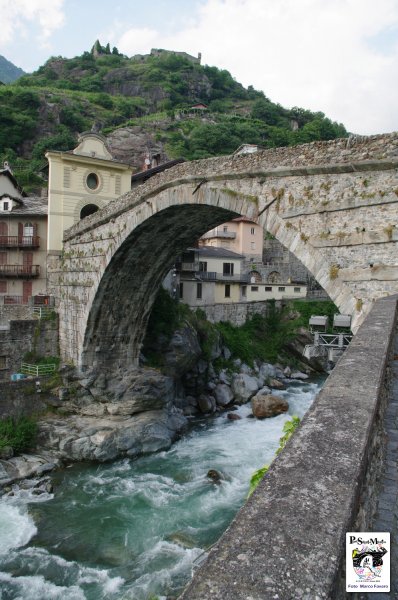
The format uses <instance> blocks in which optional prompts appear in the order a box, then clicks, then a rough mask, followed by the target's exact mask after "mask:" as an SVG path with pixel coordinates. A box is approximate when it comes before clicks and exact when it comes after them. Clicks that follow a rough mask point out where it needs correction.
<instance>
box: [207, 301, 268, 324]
mask: <svg viewBox="0 0 398 600" xmlns="http://www.w3.org/2000/svg"><path fill="white" fill-rule="evenodd" d="M277 304H279V303H277ZM268 306H269V305H268V302H235V303H234V304H210V305H204V306H200V307H199V308H200V309H201V310H204V311H205V313H206V317H207V319H208V320H209V321H210V322H211V323H219V322H220V321H229V322H230V323H232V324H233V325H243V324H244V323H245V322H246V320H247V319H249V318H250V317H252V316H253V315H262V316H265V315H266V314H267V310H268Z"/></svg>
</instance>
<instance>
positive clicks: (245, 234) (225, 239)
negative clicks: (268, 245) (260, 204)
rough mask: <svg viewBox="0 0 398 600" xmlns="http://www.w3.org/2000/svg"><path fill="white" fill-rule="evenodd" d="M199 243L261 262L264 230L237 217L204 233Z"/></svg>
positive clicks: (251, 222)
mask: <svg viewBox="0 0 398 600" xmlns="http://www.w3.org/2000/svg"><path fill="white" fill-rule="evenodd" d="M199 244H200V246H201V247H203V246H212V247H213V248H224V249H226V250H231V251H232V252H236V253H238V254H242V255H243V256H244V257H245V258H246V259H247V260H251V261H253V262H255V263H257V262H262V259H263V246H264V230H263V228H262V227H261V226H260V225H257V223H253V221H250V220H249V219H247V218H246V217H238V218H236V219H233V220H232V221H227V222H226V223H223V224H222V225H220V226H219V227H215V228H214V229H211V230H210V231H208V232H207V233H205V234H204V235H203V236H202V237H201V238H200V240H199Z"/></svg>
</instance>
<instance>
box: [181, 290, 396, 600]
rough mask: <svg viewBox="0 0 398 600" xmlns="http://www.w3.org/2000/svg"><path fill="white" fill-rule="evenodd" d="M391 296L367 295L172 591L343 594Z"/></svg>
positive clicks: (378, 401)
mask: <svg viewBox="0 0 398 600" xmlns="http://www.w3.org/2000/svg"><path fill="white" fill-rule="evenodd" d="M396 313H397V296H390V297H388V298H383V299H380V300H378V301H376V302H375V303H374V305H373V307H372V310H371V311H370V313H369V315H368V316H367V318H366V320H365V321H364V323H363V324H362V326H361V327H360V329H359V330H358V333H357V335H356V336H355V338H354V339H353V341H352V343H351V345H350V347H349V348H348V350H347V351H346V352H345V354H344V355H343V356H342V358H341V359H340V361H339V363H338V366H337V367H336V369H335V370H334V371H333V373H332V374H331V375H330V377H329V379H328V381H327V383H326V385H325V386H324V388H323V390H322V391H321V393H320V394H319V395H318V396H317V398H316V400H315V401H314V404H313V406H312V407H311V409H310V410H309V412H308V413H307V415H306V416H305V418H304V419H303V422H302V424H301V426H300V427H299V429H298V430H297V432H296V433H295V435H294V436H293V437H292V438H291V440H290V441H289V442H288V444H287V446H286V448H285V449H284V451H283V452H282V453H281V454H280V455H279V456H278V457H277V458H276V459H275V461H274V462H273V464H272V466H271V468H270V469H269V471H268V473H267V474H266V476H265V477H264V479H263V480H262V481H261V483H260V485H259V486H258V488H257V490H256V491H255V493H254V494H253V495H252V497H251V498H250V499H249V500H248V501H247V503H246V504H245V505H244V506H243V508H242V509H241V510H240V512H239V513H238V515H237V517H236V518H235V520H234V521H233V522H232V524H231V525H230V527H229V528H228V530H227V531H226V532H225V534H224V535H223V536H222V538H221V539H220V540H219V542H218V543H217V544H216V545H215V546H214V547H213V549H212V550H211V551H210V553H209V556H208V558H207V560H206V562H205V563H204V564H203V565H202V566H201V567H200V569H199V570H198V571H197V572H196V574H195V576H194V578H193V580H192V581H191V583H190V584H189V585H188V587H187V588H186V589H185V591H184V592H183V594H182V595H181V596H180V600H203V599H204V598H211V599H212V600H225V599H226V598H228V600H243V599H245V600H249V599H250V600H260V599H263V598H264V599H268V598H277V599H278V600H292V599H300V600H303V599H307V600H314V599H316V598H319V599H321V598H330V599H333V600H339V599H341V598H345V597H346V594H345V591H344V590H345V575H344V560H345V534H346V532H347V531H367V528H368V527H369V526H370V525H371V520H372V516H373V511H374V507H375V497H376V494H377V485H376V483H377V475H378V474H379V473H380V466H381V462H382V457H383V450H384V448H383V444H384V435H383V428H382V416H383V412H384V409H385V404H386V398H387V390H388V384H389V368H388V362H389V359H390V358H391V352H392V341H393V339H394V330H395V327H396V318H397V317H396Z"/></svg>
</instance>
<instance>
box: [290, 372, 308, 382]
mask: <svg viewBox="0 0 398 600" xmlns="http://www.w3.org/2000/svg"><path fill="white" fill-rule="evenodd" d="M308 377H309V375H307V373H302V372H301V371H294V372H293V373H292V374H291V378H292V379H301V380H302V381H305V380H306V379H308Z"/></svg>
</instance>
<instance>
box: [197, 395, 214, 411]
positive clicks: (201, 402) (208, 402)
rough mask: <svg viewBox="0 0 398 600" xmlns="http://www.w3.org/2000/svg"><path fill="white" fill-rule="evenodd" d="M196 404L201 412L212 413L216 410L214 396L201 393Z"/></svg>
mask: <svg viewBox="0 0 398 600" xmlns="http://www.w3.org/2000/svg"><path fill="white" fill-rule="evenodd" d="M198 406H199V409H200V411H201V412H202V413H204V414H206V413H213V412H214V411H215V410H216V400H215V398H214V396H207V395H206V394H201V395H200V396H199V398H198Z"/></svg>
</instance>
